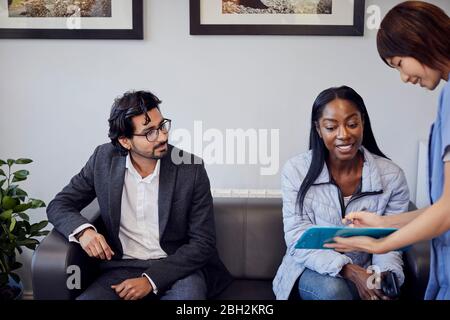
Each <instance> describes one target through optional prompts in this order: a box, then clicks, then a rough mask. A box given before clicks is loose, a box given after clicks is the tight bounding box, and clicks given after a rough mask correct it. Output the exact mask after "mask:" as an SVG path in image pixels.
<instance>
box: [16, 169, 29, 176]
mask: <svg viewBox="0 0 450 320" xmlns="http://www.w3.org/2000/svg"><path fill="white" fill-rule="evenodd" d="M29 174H30V171H28V170H19V171H16V172H14V173H13V175H14V177H16V178H26V177H27V176H28V175H29Z"/></svg>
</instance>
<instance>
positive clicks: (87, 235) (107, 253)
mask: <svg viewBox="0 0 450 320" xmlns="http://www.w3.org/2000/svg"><path fill="white" fill-rule="evenodd" d="M81 233H82V234H81V236H79V237H78V240H79V241H80V245H81V248H83V250H84V251H86V253H87V254H88V255H89V257H94V258H98V259H102V260H105V259H108V260H111V257H112V256H113V255H114V252H113V251H112V250H111V248H110V247H109V245H108V244H107V243H106V240H105V237H103V236H102V235H101V234H100V233H97V232H96V231H95V230H94V229H92V228H88V229H84V230H83V231H81Z"/></svg>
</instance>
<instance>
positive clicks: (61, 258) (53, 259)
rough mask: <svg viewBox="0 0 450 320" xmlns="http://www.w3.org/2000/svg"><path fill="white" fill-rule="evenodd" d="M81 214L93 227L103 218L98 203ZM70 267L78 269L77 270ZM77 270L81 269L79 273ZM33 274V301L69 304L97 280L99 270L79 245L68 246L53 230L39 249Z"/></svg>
mask: <svg viewBox="0 0 450 320" xmlns="http://www.w3.org/2000/svg"><path fill="white" fill-rule="evenodd" d="M81 214H82V215H83V216H84V217H86V218H87V219H88V220H89V221H90V222H91V223H93V224H94V223H95V221H96V220H97V217H98V216H99V215H100V212H99V209H98V203H97V201H94V202H93V203H92V204H91V205H89V206H88V207H86V208H85V209H84V210H83V211H82V212H81ZM70 266H75V269H71V268H69V267H70ZM76 267H79V272H78V270H77V269H76ZM31 272H32V283H33V296H34V299H36V300H69V299H75V298H76V297H77V296H78V295H80V294H81V293H82V292H83V290H84V289H86V288H87V286H88V285H89V284H90V283H91V282H92V281H93V280H94V279H95V277H96V276H97V274H98V266H97V264H96V263H95V261H94V260H93V259H90V258H89V256H88V255H87V254H86V253H85V252H84V250H83V249H82V248H81V247H80V245H79V244H78V243H71V242H69V241H68V240H67V239H66V238H65V237H64V236H63V235H62V234H61V233H59V232H58V231H56V229H53V230H52V231H51V232H50V233H49V234H48V235H47V236H46V237H45V238H44V240H42V242H41V243H40V245H39V246H38V247H37V248H36V251H35V252H34V254H33V259H32V261H31Z"/></svg>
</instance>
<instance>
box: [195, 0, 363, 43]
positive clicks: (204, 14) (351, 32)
mask: <svg viewBox="0 0 450 320" xmlns="http://www.w3.org/2000/svg"><path fill="white" fill-rule="evenodd" d="M205 1H208V2H205ZM248 1H249V0H247V3H248ZM256 1H257V0H256ZM266 1H267V0H266ZM292 1H297V3H300V4H301V1H309V3H311V0H292ZM328 1H329V3H332V5H330V7H331V8H332V10H331V9H330V11H334V12H335V13H333V12H331V13H328V14H326V15H325V14H317V13H316V14H314V13H312V14H298V13H287V14H286V13H282V14H280V13H275V14H272V13H270V14H264V13H263V14H256V13H254V14H229V13H224V10H230V9H229V7H230V6H231V9H233V8H236V6H239V8H238V9H240V8H243V9H242V10H244V9H245V7H244V6H242V5H239V3H241V2H240V0H190V34H191V35H312V36H363V35H364V21H365V0H328ZM253 2H255V1H253ZM260 2H261V3H262V2H264V0H260ZM266 3H267V2H266ZM225 4H227V5H229V6H228V7H227V8H225V7H224V5H225ZM219 5H221V7H219ZM233 6H234V7H233ZM258 10H259V12H262V11H263V10H264V9H253V8H249V10H248V11H253V12H255V11H256V12H258ZM272 11H274V10H272ZM333 16H334V17H333ZM333 19H335V21H336V22H339V23H333ZM345 20H347V22H345ZM261 21H262V22H263V23H261Z"/></svg>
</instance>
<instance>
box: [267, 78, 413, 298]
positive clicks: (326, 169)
mask: <svg viewBox="0 0 450 320" xmlns="http://www.w3.org/2000/svg"><path fill="white" fill-rule="evenodd" d="M281 186H282V194H283V220H284V227H285V230H286V234H285V239H286V244H287V252H286V255H285V257H284V259H283V262H282V264H281V266H280V267H279V269H278V272H277V275H276V278H275V280H274V282H273V283H274V292H275V294H276V296H277V298H278V299H287V298H288V297H289V296H290V293H291V290H292V288H293V287H294V284H295V283H296V282H297V280H298V288H294V290H298V293H299V295H300V297H301V298H302V299H303V300H310V299H314V300H316V299H319V300H350V299H365V300H369V299H370V300H378V299H387V298H386V296H385V294H384V293H382V292H381V291H380V290H377V289H374V288H372V289H371V288H368V287H367V285H366V284H367V283H368V282H367V281H368V280H369V279H368V278H369V276H370V274H369V273H368V272H367V271H366V268H368V267H369V266H370V265H374V266H377V268H379V270H380V272H381V273H382V277H388V276H389V275H390V273H389V272H394V274H395V276H396V278H397V279H398V280H399V283H400V284H401V283H403V280H404V274H403V269H402V260H401V255H400V253H398V252H388V253H386V254H383V255H370V254H366V253H354V254H348V255H346V254H341V253H337V252H333V251H330V250H328V251H324V250H306V249H295V245H296V242H297V240H298V239H299V238H300V237H301V236H302V234H304V232H305V231H306V230H308V229H309V228H311V227H314V226H336V227H342V226H343V223H342V220H341V219H342V218H343V217H345V215H346V214H347V212H350V211H354V210H364V209H369V210H373V211H375V212H377V215H384V214H387V215H395V214H397V213H400V212H404V211H406V210H407V208H408V202H409V192H408V186H407V183H406V179H405V176H404V174H403V171H402V170H401V169H400V168H399V167H398V166H397V165H395V164H394V163H393V162H392V161H390V160H389V159H387V158H386V156H385V155H384V154H383V153H382V152H381V151H380V149H379V148H378V146H377V143H376V141H375V137H374V135H373V132H372V128H371V124H370V119H369V115H368V113H367V109H366V106H365V104H364V101H363V99H362V98H361V96H360V95H359V94H358V93H356V92H355V91H354V90H353V89H352V88H349V87H346V86H343V87H339V88H330V89H327V90H325V91H323V92H322V93H320V94H319V96H318V97H317V98H316V101H315V102H314V105H313V109H312V115H311V132H310V151H309V152H307V153H303V154H301V155H298V156H296V157H294V158H292V159H290V160H289V161H288V162H287V164H286V165H285V167H284V169H283V172H282V174H281Z"/></svg>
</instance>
